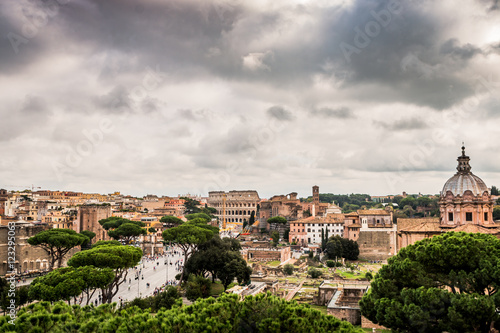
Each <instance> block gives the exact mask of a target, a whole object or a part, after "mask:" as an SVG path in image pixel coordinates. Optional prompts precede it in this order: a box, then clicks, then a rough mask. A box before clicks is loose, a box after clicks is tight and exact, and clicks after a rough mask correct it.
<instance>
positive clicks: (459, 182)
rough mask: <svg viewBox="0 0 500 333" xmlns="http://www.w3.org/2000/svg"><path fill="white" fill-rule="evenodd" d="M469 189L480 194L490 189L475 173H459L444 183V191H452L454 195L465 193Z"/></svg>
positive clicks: (444, 193) (475, 193) (444, 192)
mask: <svg viewBox="0 0 500 333" xmlns="http://www.w3.org/2000/svg"><path fill="white" fill-rule="evenodd" d="M467 190H470V191H472V194H474V195H478V194H483V192H484V191H488V187H487V186H486V184H485V183H484V182H483V180H482V179H481V178H479V177H478V176H476V175H474V174H473V173H469V174H459V173H457V174H456V175H454V176H453V177H451V178H450V179H448V181H447V182H446V183H445V184H444V187H443V192H442V193H443V195H446V192H447V191H451V193H453V195H463V194H464V192H465V191H467Z"/></svg>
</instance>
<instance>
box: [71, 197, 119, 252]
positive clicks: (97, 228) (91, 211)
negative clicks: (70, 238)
mask: <svg viewBox="0 0 500 333" xmlns="http://www.w3.org/2000/svg"><path fill="white" fill-rule="evenodd" d="M111 213H112V212H111V206H107V205H87V206H80V207H78V213H77V219H76V222H75V228H74V230H75V231H76V232H81V231H83V230H90V231H92V232H93V233H95V234H96V236H95V238H94V239H93V240H92V242H93V243H94V242H97V241H100V240H109V236H108V232H107V231H106V230H104V228H103V227H102V226H101V225H100V224H99V220H102V219H107V218H108V217H111Z"/></svg>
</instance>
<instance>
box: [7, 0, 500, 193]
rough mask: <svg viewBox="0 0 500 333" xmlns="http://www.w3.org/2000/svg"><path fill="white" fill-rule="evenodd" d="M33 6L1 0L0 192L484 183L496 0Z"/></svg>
mask: <svg viewBox="0 0 500 333" xmlns="http://www.w3.org/2000/svg"><path fill="white" fill-rule="evenodd" d="M46 2H47V3H48V4H49V6H46V7H43V6H39V7H37V6H36V5H35V4H36V2H33V1H24V0H22V1H20V0H2V1H1V2H0V13H1V14H0V15H1V18H0V30H1V32H2V37H3V38H2V39H0V43H1V44H0V92H1V96H2V102H1V103H0V114H1V118H0V119H1V121H0V149H1V152H2V155H1V158H0V187H5V188H8V189H13V190H19V189H22V187H23V186H27V185H31V184H34V185H35V186H37V187H38V186H39V187H42V188H43V189H50V190H56V189H61V190H74V191H83V192H100V193H110V192H113V191H121V192H122V193H126V194H132V195H137V196H142V195H146V194H148V193H150V194H158V195H159V194H165V195H177V194H185V193H193V194H202V195H207V193H208V191H212V190H245V189H254V190H257V191H258V192H259V195H260V196H261V197H263V198H265V197H270V196H272V195H275V194H286V193H290V192H298V193H299V196H304V197H305V196H308V195H310V194H311V187H312V186H313V185H318V186H319V187H320V192H322V193H337V194H340V193H353V192H354V193H369V194H371V195H385V194H391V193H392V194H395V193H401V192H402V191H406V192H409V193H418V192H422V193H433V194H434V193H439V191H440V190H441V188H442V186H443V184H444V183H445V181H446V180H447V179H448V178H449V177H451V176H452V175H453V174H454V173H455V172H456V170H455V168H456V164H457V162H456V158H457V156H458V155H460V146H461V144H462V141H465V145H466V148H467V154H468V155H469V156H470V157H471V165H472V171H473V172H474V173H475V174H476V175H478V176H479V177H481V178H482V179H483V180H484V181H485V182H486V184H487V185H488V186H489V187H491V186H492V185H497V186H499V185H500V154H499V151H500V140H498V138H499V132H500V126H499V124H500V123H499V116H500V100H499V99H500V93H499V92H500V8H499V4H498V0H495V1H491V0H475V1H472V0H470V1H468V0H463V1H460V4H458V3H457V1H456V0H442V1H441V0H440V1H430V0H429V1H427V0H413V1H412V0H410V1H402V2H399V1H395V0H391V1H370V0H354V1H333V0H332V1H322V0H318V1H307V0H302V1H301V0H294V1H292V0H269V1H265V0H251V1H250V0H248V1H241V0H141V1H138V0H135V1H133V0H100V1H98V0H93V1H92V0H57V1H56V0H51V1H46ZM34 3H35V4H34ZM15 186H19V187H15Z"/></svg>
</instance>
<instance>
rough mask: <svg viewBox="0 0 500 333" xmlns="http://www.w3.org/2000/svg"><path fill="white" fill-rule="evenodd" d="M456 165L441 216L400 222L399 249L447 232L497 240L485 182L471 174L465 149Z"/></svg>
mask: <svg viewBox="0 0 500 333" xmlns="http://www.w3.org/2000/svg"><path fill="white" fill-rule="evenodd" d="M457 161H458V166H457V172H456V173H455V175H453V176H452V177H451V178H450V179H448V181H446V183H445V184H444V186H443V190H442V191H441V194H440V199H439V209H440V215H441V216H440V217H439V218H423V219H399V220H398V248H403V247H405V246H408V245H410V244H414V243H415V242H417V241H419V240H422V239H425V238H431V237H434V236H436V235H440V234H442V233H445V232H447V231H456V232H460V231H463V232H471V233H484V234H491V235H494V236H496V237H497V238H500V228H499V226H498V225H497V224H496V223H495V222H494V221H493V205H494V199H493V198H492V196H491V193H490V190H489V189H488V187H487V186H486V184H485V183H484V181H483V180H482V179H481V178H479V177H478V176H476V175H474V174H473V173H472V172H471V166H470V164H469V161H470V158H469V156H467V155H465V147H462V155H461V156H459V157H458V158H457Z"/></svg>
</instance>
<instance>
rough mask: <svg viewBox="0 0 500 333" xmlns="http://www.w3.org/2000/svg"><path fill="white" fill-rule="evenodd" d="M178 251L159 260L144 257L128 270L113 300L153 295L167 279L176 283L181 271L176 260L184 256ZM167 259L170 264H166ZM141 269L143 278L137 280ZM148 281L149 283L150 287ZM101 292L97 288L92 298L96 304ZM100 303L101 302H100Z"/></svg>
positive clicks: (83, 303) (126, 299)
mask: <svg viewBox="0 0 500 333" xmlns="http://www.w3.org/2000/svg"><path fill="white" fill-rule="evenodd" d="M177 252H178V253H179V254H177V255H175V254H173V251H169V252H168V253H170V254H167V255H166V256H159V257H158V259H157V260H148V259H145V257H143V259H142V261H141V264H140V265H137V266H136V268H131V269H129V270H128V273H127V278H126V282H123V283H122V284H121V285H120V287H119V289H118V292H117V293H116V295H115V296H114V297H113V302H117V303H120V298H121V299H122V300H123V301H124V302H125V301H131V300H133V299H134V298H136V297H147V296H152V295H153V292H154V290H155V288H160V287H161V286H162V285H164V284H165V282H166V281H171V283H174V284H175V283H176V281H175V276H176V275H177V274H179V273H180V272H181V271H180V270H177V269H176V267H177V266H176V262H177V261H178V260H180V259H183V258H184V257H183V255H182V254H180V251H179V250H177ZM167 260H168V262H169V264H168V265H166V264H165V261H167ZM155 267H156V268H155ZM167 267H168V269H167ZM140 270H142V272H141V278H139V279H137V280H136V279H135V278H136V276H137V273H138V272H139V271H140ZM147 283H149V287H148V286H147ZM99 294H100V290H97V291H96V292H95V294H94V296H93V297H92V298H91V301H92V302H94V304H96V303H95V301H96V300H97V299H98V296H99ZM85 303H86V301H85V298H84V300H83V302H82V305H85ZM98 304H100V303H99V302H98Z"/></svg>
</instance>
